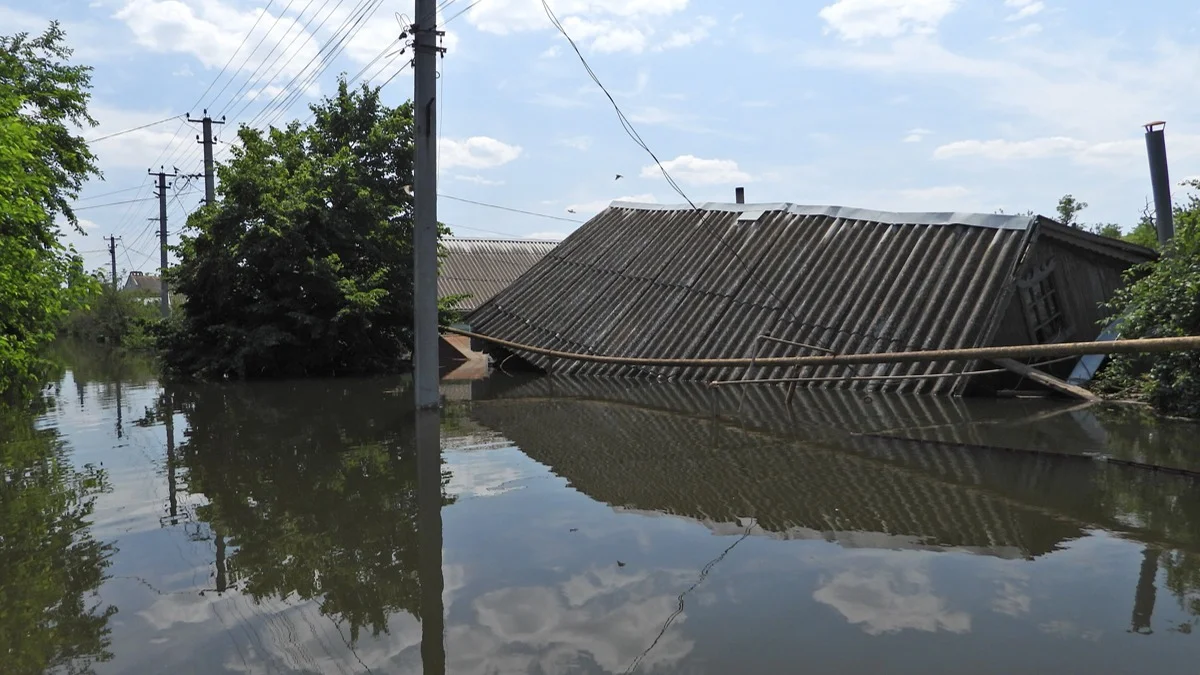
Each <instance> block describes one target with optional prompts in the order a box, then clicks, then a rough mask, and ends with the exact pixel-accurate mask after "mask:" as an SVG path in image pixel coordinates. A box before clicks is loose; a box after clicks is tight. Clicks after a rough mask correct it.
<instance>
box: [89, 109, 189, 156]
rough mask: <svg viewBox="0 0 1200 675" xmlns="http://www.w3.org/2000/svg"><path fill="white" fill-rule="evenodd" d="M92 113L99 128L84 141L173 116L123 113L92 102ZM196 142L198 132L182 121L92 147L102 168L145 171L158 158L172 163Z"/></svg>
mask: <svg viewBox="0 0 1200 675" xmlns="http://www.w3.org/2000/svg"><path fill="white" fill-rule="evenodd" d="M90 112H91V114H92V117H94V118H95V119H96V121H97V122H99V123H100V125H99V126H97V127H96V128H94V129H91V130H89V131H88V132H87V133H86V135H85V138H100V137H102V136H106V135H108V134H112V133H115V132H118V131H124V130H126V129H132V128H134V127H139V126H142V125H143V124H149V123H151V122H156V121H158V120H161V119H163V118H165V117H168V116H170V115H171V112H166V111H162V110H156V111H144V110H122V109H120V108H114V107H111V106H108V105H105V104H103V103H93V104H92V105H91V106H90ZM195 142H196V141H195V133H194V132H193V131H192V130H190V129H188V125H187V124H186V123H185V122H184V121H183V120H182V119H181V120H178V121H171V122H165V123H163V124H156V125H154V126H152V127H147V128H145V129H138V130H137V131H131V132H129V133H125V134H121V135H120V136H114V137H112V138H107V139H104V140H102V141H96V142H94V143H91V144H90V146H91V149H92V152H94V153H95V154H96V157H97V159H98V160H99V164H100V166H101V168H103V169H106V170H108V169H114V168H120V167H125V168H138V169H142V170H145V169H146V167H147V166H148V165H149V163H150V162H152V161H154V158H155V157H159V156H162V157H163V161H170V158H173V157H175V156H176V155H177V153H178V152H179V150H180V149H182V148H184V147H187V148H189V149H190V148H191V147H192V146H193V145H194V144H195ZM164 148H166V151H165V152H164Z"/></svg>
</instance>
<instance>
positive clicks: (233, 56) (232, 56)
mask: <svg viewBox="0 0 1200 675" xmlns="http://www.w3.org/2000/svg"><path fill="white" fill-rule="evenodd" d="M273 4H275V0H268V2H267V6H266V7H264V8H263V11H262V13H261V14H259V15H258V17H257V18H256V19H254V25H253V26H250V30H248V31H246V37H244V38H242V41H241V42H239V43H238V46H237V49H235V50H233V53H232V54H230V55H229V60H228V61H226V62H225V65H223V66H221V72H219V73H217V76H216V77H214V78H213V81H212V82H209V83H208V87H207V88H205V90H204V93H203V94H200V96H199V97H198V98H197V99H196V102H195V103H193V104H192V107H193V108H195V107H196V106H198V105H200V103H201V102H202V101H203V100H204V97H205V96H208V92H210V91H212V88H213V86H214V85H216V83H217V82H218V81H219V80H220V79H221V76H222V75H224V74H225V71H226V70H228V69H229V64H231V63H233V60H234V59H236V58H237V55H238V54H239V53H240V52H241V51H242V47H245V46H246V43H247V42H249V41H250V36H251V35H254V29H255V28H258V22H260V21H262V18H263V17H264V16H266V15H267V13H268V12H270V11H271V5H273ZM282 15H283V14H282V13H280V16H282ZM264 37H266V36H264ZM246 60H247V62H248V61H249V60H250V57H249V56H247V57H246ZM230 82H233V78H232V77H230V78H229V81H228V82H226V83H225V86H224V87H221V91H219V92H217V95H216V96H214V97H213V99H214V100H216V99H218V98H221V94H224V93H225V90H226V89H228V88H229V83H230Z"/></svg>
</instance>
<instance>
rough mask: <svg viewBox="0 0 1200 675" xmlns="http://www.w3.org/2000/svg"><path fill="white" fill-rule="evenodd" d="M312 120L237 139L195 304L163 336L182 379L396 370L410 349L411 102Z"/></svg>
mask: <svg viewBox="0 0 1200 675" xmlns="http://www.w3.org/2000/svg"><path fill="white" fill-rule="evenodd" d="M312 111H313V115H314V120H313V122H312V123H311V124H309V125H307V126H302V125H301V124H300V123H298V122H293V123H292V124H290V125H288V127H287V128H285V129H271V130H270V131H268V132H260V131H257V130H254V129H250V128H248V127H242V129H241V130H240V131H239V138H240V141H241V143H240V146H235V147H234V150H233V158H232V160H231V161H230V162H229V163H228V164H227V165H225V166H222V167H221V168H220V169H219V175H220V178H221V187H220V193H221V196H222V197H223V199H222V200H221V201H219V202H218V203H216V204H213V205H208V206H204V207H202V208H201V209H200V210H199V211H197V212H196V213H194V214H193V215H192V216H191V217H190V218H189V219H188V224H187V229H188V233H187V234H185V235H184V237H183V240H182V243H181V244H180V245H179V246H178V248H177V249H176V251H177V254H178V256H179V265H178V267H177V268H176V269H175V270H174V271H173V273H172V274H171V275H170V276H171V279H172V281H173V282H174V285H175V287H176V288H177V289H178V291H179V292H180V293H181V294H183V295H185V296H186V297H187V300H186V302H185V303H184V304H183V307H182V312H180V313H179V314H181V316H179V317H178V320H177V321H174V322H172V324H171V325H170V326H169V328H168V329H167V331H166V334H165V336H164V338H163V340H162V342H161V346H162V347H163V348H164V356H165V361H166V364H167V366H168V367H169V368H171V369H172V370H173V371H174V372H175V373H177V374H179V375H183V376H198V377H227V376H229V377H246V378H250V377H273V376H304V375H334V374H347V373H359V372H380V371H394V370H397V369H398V368H400V367H402V365H403V364H404V363H406V361H407V359H408V357H409V354H410V351H411V346H412V326H411V324H412V281H413V274H412V262H411V261H412V197H411V196H410V195H409V193H408V191H406V190H405V187H406V186H411V185H412V182H413V175H412V155H413V117H412V106H411V105H410V104H407V103H406V104H403V105H401V106H399V107H396V108H391V107H388V106H385V105H383V104H382V103H380V100H379V90H378V89H372V88H370V87H368V86H366V85H364V86H363V87H362V88H361V89H358V90H351V89H350V88H349V87H348V86H347V85H346V82H345V80H341V81H340V82H339V84H338V91H337V93H336V94H335V95H334V96H332V97H331V98H326V99H324V100H322V101H321V102H320V103H318V104H315V105H313V106H312Z"/></svg>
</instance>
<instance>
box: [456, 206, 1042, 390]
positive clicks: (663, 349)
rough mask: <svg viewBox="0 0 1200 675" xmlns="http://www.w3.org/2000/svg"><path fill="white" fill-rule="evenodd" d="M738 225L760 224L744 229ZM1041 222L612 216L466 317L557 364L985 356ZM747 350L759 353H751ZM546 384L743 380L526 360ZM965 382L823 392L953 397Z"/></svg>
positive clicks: (734, 372) (792, 210)
mask: <svg viewBox="0 0 1200 675" xmlns="http://www.w3.org/2000/svg"><path fill="white" fill-rule="evenodd" d="M743 212H746V213H747V214H749V213H750V212H761V214H760V215H758V216H757V218H755V219H754V220H753V221H752V222H747V221H746V220H739V216H741V215H742V213H743ZM1035 222H1036V221H1035V220H1033V219H1031V218H1027V217H1015V216H995V215H992V216H988V215H979V214H948V213H940V214H939V213H933V214H887V213H880V212H874V211H866V210H862V209H843V208H838V207H800V206H794V205H788V204H770V205H761V204H759V205H720V204H705V205H703V206H702V207H701V208H699V209H696V210H692V209H690V208H687V207H668V206H652V205H633V204H622V203H615V204H614V205H613V206H611V207H609V208H608V209H607V210H605V211H604V212H603V213H601V214H600V215H598V216H596V217H595V218H593V219H592V220H590V221H589V222H588V223H587V224H585V225H584V226H583V227H581V228H579V230H577V231H576V232H575V233H574V234H572V235H571V236H570V237H568V238H567V239H566V240H565V241H563V242H562V243H561V244H560V245H559V246H558V247H557V248H556V249H555V250H554V251H553V252H552V253H551V254H549V255H547V256H546V257H545V258H543V259H542V260H541V261H540V262H539V263H538V264H536V265H534V266H533V267H532V268H531V269H530V270H529V272H528V273H527V274H525V275H523V276H522V277H521V278H520V279H519V280H517V281H516V282H515V283H513V284H512V285H511V286H509V287H508V288H507V289H505V290H504V291H501V292H500V293H498V294H497V295H496V296H495V297H494V298H493V299H492V300H491V301H489V302H488V303H485V304H484V305H483V306H482V307H480V308H479V309H478V310H476V311H475V312H474V313H473V314H472V315H471V317H470V322H471V325H472V326H473V328H474V329H475V330H476V331H478V332H480V333H483V334H486V335H491V336H495V337H500V338H504V339H507V340H512V341H515V342H521V343H525V344H532V345H537V346H540V347H545V348H551V349H557V350H562V351H573V352H584V353H591V354H606V355H620V356H635V357H665V358H709V357H750V356H754V355H755V354H756V351H757V354H758V355H760V356H764V357H765V356H787V355H805V354H812V353H815V352H810V351H807V350H803V349H798V348H796V347H791V346H787V345H781V344H777V343H769V342H760V341H758V340H757V336H759V335H761V334H769V335H773V336H775V337H780V338H784V339H788V340H792V341H797V342H802V343H806V344H810V345H817V346H821V347H825V348H827V349H831V350H833V351H835V352H837V353H841V354H853V353H871V352H882V351H894V350H898V349H939V348H951V347H974V346H981V345H985V344H987V343H988V341H989V340H990V339H991V336H992V334H993V333H994V332H995V329H996V325H997V323H998V321H999V318H1000V316H999V315H1000V314H1001V313H1002V312H1003V309H1004V307H1005V306H1006V305H1005V304H1004V302H1005V301H1006V300H1007V298H1008V296H1009V294H1010V293H1011V288H1012V281H1013V278H1014V274H1015V270H1016V268H1017V265H1018V263H1019V262H1020V260H1021V258H1022V255H1023V253H1024V252H1025V250H1026V248H1027V246H1028V244H1029V241H1030V239H1029V236H1030V233H1031V228H1032V227H1033V224H1034V223H1035ZM756 348H761V349H757V350H756ZM530 361H531V362H533V363H534V365H536V366H538V367H541V368H543V369H545V370H547V371H550V372H558V373H577V374H594V375H631V376H650V377H669V378H675V379H684V380H714V379H732V378H739V377H742V376H743V375H745V374H746V373H744V369H730V368H725V369H715V368H710V367H694V368H683V369H673V370H669V369H665V368H632V367H628V366H613V365H605V364H592V363H582V362H578V361H567V360H557V359H552V358H546V357H539V356H533V357H530ZM973 365H974V364H967V363H943V364H897V365H879V366H858V367H854V368H852V369H846V368H837V369H830V368H823V369H811V368H806V369H803V370H801V371H798V372H791V373H789V372H785V370H784V369H781V368H755V369H753V371H752V372H751V373H750V375H751V376H753V377H786V376H790V375H795V374H799V375H800V376H814V377H829V376H842V375H846V374H847V373H850V374H855V375H873V376H878V375H891V376H895V375H901V376H905V375H909V376H911V375H921V374H938V373H955V372H961V371H963V370H967V369H970V368H971V367H973ZM965 384H966V382H965V378H961V377H945V378H938V379H902V380H890V381H886V382H879V381H876V382H872V383H868V382H856V383H844V382H839V383H824V384H819V385H814V386H824V387H835V386H850V387H854V388H864V389H881V388H886V389H893V390H897V391H907V392H930V393H961V391H962V389H963V388H964V386H965Z"/></svg>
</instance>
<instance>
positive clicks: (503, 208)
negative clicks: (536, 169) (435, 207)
mask: <svg viewBox="0 0 1200 675" xmlns="http://www.w3.org/2000/svg"><path fill="white" fill-rule="evenodd" d="M438 197H440V198H442V199H450V200H453V201H456V202H463V203H465V204H474V205H475V206H486V207H487V208H489V209H499V210H501V211H511V212H513V213H521V214H524V215H527V216H537V217H538V218H549V219H550V220H561V221H564V222H567V223H577V224H582V223H583V222H584V221H582V220H576V219H574V218H563V217H562V216H552V215H550V214H548V213H538V212H536V211H525V210H522V209H514V208H512V207H509V206H500V205H499V204H489V203H487V202H477V201H475V200H473V199H463V198H462V197H455V196H453V195H448V194H445V193H442V192H439V193H438Z"/></svg>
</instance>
